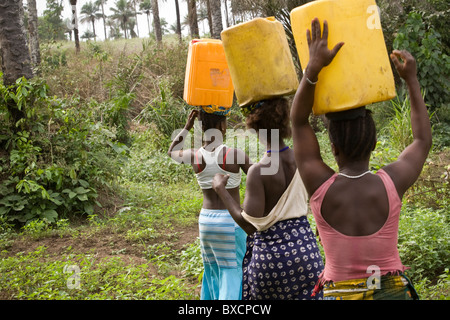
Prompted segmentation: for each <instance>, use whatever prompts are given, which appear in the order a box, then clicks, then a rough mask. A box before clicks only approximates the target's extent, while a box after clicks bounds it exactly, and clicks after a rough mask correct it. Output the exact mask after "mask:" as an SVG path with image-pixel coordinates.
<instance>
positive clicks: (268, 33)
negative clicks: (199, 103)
mask: <svg viewBox="0 0 450 320" xmlns="http://www.w3.org/2000/svg"><path fill="white" fill-rule="evenodd" d="M221 37H222V42H223V46H224V49H225V55H226V57H227V61H228V66H229V67H230V73H231V78H232V79H233V84H234V88H235V93H236V98H237V100H238V102H239V105H240V106H241V107H243V106H246V105H249V104H251V103H254V102H257V101H261V100H264V99H270V98H275V97H278V96H284V95H290V94H293V93H295V91H296V90H297V87H298V84H299V83H298V77H297V74H296V72H295V67H294V63H293V61H292V55H291V52H290V50H289V45H288V42H287V38H286V34H285V31H284V29H283V26H282V24H281V23H280V22H279V21H276V20H275V18H273V17H269V18H256V19H253V20H251V21H248V22H244V23H240V24H237V25H235V26H232V27H230V28H227V29H225V30H223V31H222V33H221Z"/></svg>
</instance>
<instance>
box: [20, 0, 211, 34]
mask: <svg viewBox="0 0 450 320" xmlns="http://www.w3.org/2000/svg"><path fill="white" fill-rule="evenodd" d="M23 1H24V4H25V3H26V0H23ZM89 1H92V2H94V1H95V0H78V1H77V16H78V19H80V15H81V14H80V11H81V7H82V6H83V5H84V4H85V3H87V2H89ZM116 1H117V0H107V2H106V4H105V14H106V15H110V14H111V13H112V12H111V11H110V10H109V8H110V7H115V5H114V4H115V2H116ZM178 2H179V6H180V15H181V19H183V17H184V16H185V15H187V3H186V1H183V0H179V1H178ZM46 3H47V1H46V0H36V4H37V10H38V16H42V15H43V13H44V10H45V9H46ZM158 4H159V16H160V18H164V19H166V21H167V22H168V24H169V25H172V24H174V23H175V22H176V18H177V16H176V11H175V1H174V0H165V1H162V0H159V1H158ZM63 6H64V11H63V13H62V18H63V20H64V19H65V18H69V19H71V18H72V8H71V5H70V2H69V0H63ZM150 18H151V20H150V23H151V21H152V17H150ZM203 26H206V27H207V23H204V24H203V25H202V23H199V28H200V33H202V32H203ZM138 27H139V36H140V37H141V38H144V37H147V35H148V27H147V16H146V15H145V14H141V15H138ZM78 28H79V31H80V32H79V33H80V36H81V35H83V34H84V32H85V31H86V30H90V31H92V25H91V23H78ZM135 31H136V28H135ZM208 32H209V31H208ZM95 33H96V34H97V40H103V39H104V38H105V36H104V31H103V20H102V19H100V20H98V21H97V22H96V23H95ZM187 33H188V30H187V28H185V30H183V34H187Z"/></svg>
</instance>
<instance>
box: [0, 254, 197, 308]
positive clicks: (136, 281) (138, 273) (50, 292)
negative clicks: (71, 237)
mask: <svg viewBox="0 0 450 320" xmlns="http://www.w3.org/2000/svg"><path fill="white" fill-rule="evenodd" d="M49 257H50V255H49V254H48V253H47V252H46V247H39V248H37V249H36V250H35V251H31V252H30V253H28V254H24V253H19V254H17V255H16V256H12V257H8V258H3V257H2V259H1V262H0V291H2V292H3V293H4V294H8V295H9V296H10V297H11V298H12V299H19V300H22V299H32V300H67V299H70V300H111V299H114V300H123V299H126V300H132V299H136V300H137V299H139V300H146V299H147V300H158V299H159V300H161V299H193V298H194V295H193V293H192V292H191V291H190V290H189V289H188V287H187V283H186V282H185V281H183V280H182V279H179V278H176V277H175V276H168V277H166V278H162V279H161V278H157V277H155V275H153V274H152V273H151V270H150V269H149V266H148V264H146V263H143V264H139V265H130V264H129V263H128V262H127V261H123V260H122V259H120V257H115V258H108V259H97V258H96V256H95V255H92V254H74V253H69V255H68V256H67V259H65V260H57V259H49ZM68 266H76V267H78V268H79V271H80V273H79V274H78V275H79V285H78V286H74V285H73V284H74V280H73V279H74V275H75V274H74V272H70V271H68V270H70V269H69V268H68ZM124 271H125V272H124Z"/></svg>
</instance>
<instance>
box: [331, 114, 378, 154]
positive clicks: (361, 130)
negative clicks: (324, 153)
mask: <svg viewBox="0 0 450 320" xmlns="http://www.w3.org/2000/svg"><path fill="white" fill-rule="evenodd" d="M337 114H339V115H338V116H336V115H337ZM326 119H327V120H328V121H326V122H327V127H328V136H329V138H330V141H331V143H333V144H334V145H335V147H337V148H338V149H339V150H340V152H342V153H343V154H344V155H346V156H347V157H348V158H349V159H350V160H354V161H356V160H363V159H367V158H368V157H370V154H371V152H372V151H373V149H374V148H375V144H376V142H377V132H376V128H375V122H374V121H373V118H372V112H371V111H370V110H367V109H365V107H361V108H358V109H355V110H348V111H343V112H337V113H335V114H327V115H326Z"/></svg>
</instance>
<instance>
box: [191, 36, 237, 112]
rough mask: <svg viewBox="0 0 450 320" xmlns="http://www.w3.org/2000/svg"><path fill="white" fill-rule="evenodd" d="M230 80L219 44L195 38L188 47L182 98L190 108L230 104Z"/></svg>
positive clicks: (231, 98)
mask: <svg viewBox="0 0 450 320" xmlns="http://www.w3.org/2000/svg"><path fill="white" fill-rule="evenodd" d="M233 93H234V87H233V83H232V81H231V76H230V71H229V69H228V65H227V60H226V58H225V52H224V50H223V46H222V41H220V40H217V39H194V40H192V41H191V42H190V44H189V51H188V58H187V65H186V74H185V80H184V92H183V99H184V100H185V101H186V102H187V103H188V104H190V105H192V106H208V105H214V106H220V107H222V108H228V109H229V108H230V107H231V106H232V104H233Z"/></svg>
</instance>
